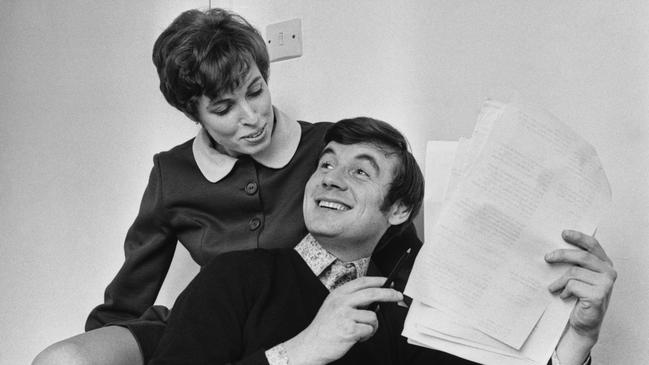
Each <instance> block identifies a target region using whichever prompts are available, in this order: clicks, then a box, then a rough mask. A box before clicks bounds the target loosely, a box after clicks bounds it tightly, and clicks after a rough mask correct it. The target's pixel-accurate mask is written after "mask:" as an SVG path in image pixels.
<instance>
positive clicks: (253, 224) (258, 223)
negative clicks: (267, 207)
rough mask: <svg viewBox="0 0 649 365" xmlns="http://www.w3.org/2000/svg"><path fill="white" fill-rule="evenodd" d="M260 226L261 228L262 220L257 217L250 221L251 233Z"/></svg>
mask: <svg viewBox="0 0 649 365" xmlns="http://www.w3.org/2000/svg"><path fill="white" fill-rule="evenodd" d="M259 226H261V220H260V219H259V218H257V217H255V218H252V219H250V221H249V222H248V227H249V228H250V230H251V231H254V230H256V229H257V228H259Z"/></svg>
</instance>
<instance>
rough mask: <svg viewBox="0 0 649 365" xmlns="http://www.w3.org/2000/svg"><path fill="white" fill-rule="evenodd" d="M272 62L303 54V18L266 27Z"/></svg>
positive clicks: (267, 44) (267, 43)
mask: <svg viewBox="0 0 649 365" xmlns="http://www.w3.org/2000/svg"><path fill="white" fill-rule="evenodd" d="M266 46H268V55H269V56H270V62H275V61H282V60H288V59H290V58H296V57H300V56H302V20H301V19H291V20H287V21H284V22H280V23H275V24H270V25H268V26H267V27H266Z"/></svg>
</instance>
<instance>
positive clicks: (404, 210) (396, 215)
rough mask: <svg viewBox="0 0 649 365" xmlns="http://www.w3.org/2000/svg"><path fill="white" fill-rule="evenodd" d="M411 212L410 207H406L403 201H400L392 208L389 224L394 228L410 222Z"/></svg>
mask: <svg viewBox="0 0 649 365" xmlns="http://www.w3.org/2000/svg"><path fill="white" fill-rule="evenodd" d="M410 212H411V209H410V207H407V206H405V205H404V204H403V203H402V202H401V200H399V201H397V202H395V203H394V204H392V206H391V207H390V212H389V215H388V222H389V223H390V224H391V225H393V226H397V225H399V224H401V223H403V222H405V221H407V220H408V217H410Z"/></svg>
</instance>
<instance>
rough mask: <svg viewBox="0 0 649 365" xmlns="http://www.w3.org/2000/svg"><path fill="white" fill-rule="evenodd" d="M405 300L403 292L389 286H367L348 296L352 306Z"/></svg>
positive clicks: (357, 306)
mask: <svg viewBox="0 0 649 365" xmlns="http://www.w3.org/2000/svg"><path fill="white" fill-rule="evenodd" d="M402 300H403V294H401V293H400V292H399V291H397V290H394V289H388V288H366V289H362V290H359V291H357V292H355V293H353V294H351V295H349V296H348V303H349V305H351V306H352V307H355V308H360V307H366V306H368V305H370V304H372V303H375V302H394V303H396V302H399V301H402Z"/></svg>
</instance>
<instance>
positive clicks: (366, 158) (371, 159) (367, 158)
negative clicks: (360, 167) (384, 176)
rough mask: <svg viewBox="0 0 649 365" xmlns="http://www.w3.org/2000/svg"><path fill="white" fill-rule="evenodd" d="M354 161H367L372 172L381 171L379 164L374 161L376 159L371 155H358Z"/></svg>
mask: <svg viewBox="0 0 649 365" xmlns="http://www.w3.org/2000/svg"><path fill="white" fill-rule="evenodd" d="M355 159H357V160H364V161H367V162H369V163H370V165H372V167H373V168H374V170H376V171H381V168H380V167H379V163H378V162H377V161H376V159H375V158H374V156H372V155H368V154H366V153H363V154H360V155H358V156H356V157H355Z"/></svg>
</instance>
